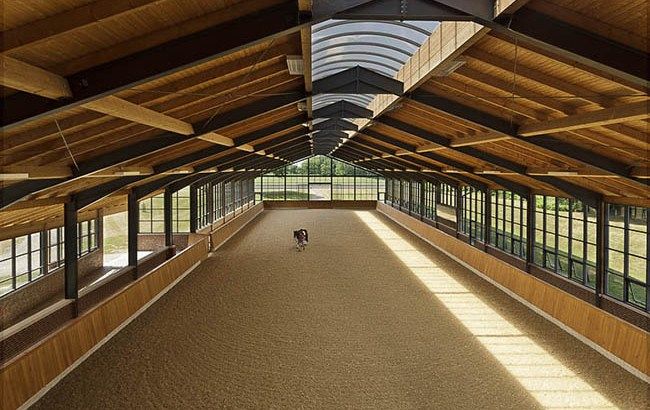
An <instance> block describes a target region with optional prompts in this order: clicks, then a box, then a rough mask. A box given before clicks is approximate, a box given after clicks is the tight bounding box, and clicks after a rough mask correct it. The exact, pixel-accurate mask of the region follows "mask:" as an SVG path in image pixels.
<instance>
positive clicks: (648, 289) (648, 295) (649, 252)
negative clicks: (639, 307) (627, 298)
mask: <svg viewBox="0 0 650 410" xmlns="http://www.w3.org/2000/svg"><path fill="white" fill-rule="evenodd" d="M648 211H650V210H649V209H648V208H646V209H645V211H642V212H645V213H646V215H645V219H646V232H650V215H648ZM585 219H587V218H585ZM645 247H646V257H647V256H650V240H648V238H647V237H646V241H645ZM585 255H586V253H585ZM645 300H646V302H645V310H646V312H650V263H648V262H646V264H645Z"/></svg>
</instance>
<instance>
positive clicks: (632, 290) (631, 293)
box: [627, 282, 647, 308]
mask: <svg viewBox="0 0 650 410" xmlns="http://www.w3.org/2000/svg"><path fill="white" fill-rule="evenodd" d="M627 291H628V300H629V302H630V303H633V304H635V305H637V306H639V307H642V308H645V306H646V303H647V301H646V289H645V287H644V286H642V285H639V284H638V283H634V282H630V284H629V286H628V288H627Z"/></svg>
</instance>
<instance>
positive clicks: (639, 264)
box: [628, 255, 647, 283]
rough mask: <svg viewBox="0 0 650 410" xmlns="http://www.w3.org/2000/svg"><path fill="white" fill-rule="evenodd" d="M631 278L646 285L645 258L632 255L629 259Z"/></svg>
mask: <svg viewBox="0 0 650 410" xmlns="http://www.w3.org/2000/svg"><path fill="white" fill-rule="evenodd" d="M629 258H630V259H629V270H628V272H629V276H630V277H631V278H634V279H636V280H638V281H641V282H643V283H645V281H646V276H645V275H646V263H647V261H646V260H645V259H643V258H639V257H636V256H632V255H630V257H629Z"/></svg>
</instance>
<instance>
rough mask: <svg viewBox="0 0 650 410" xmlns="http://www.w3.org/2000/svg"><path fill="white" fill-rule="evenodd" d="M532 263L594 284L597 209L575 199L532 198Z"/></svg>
mask: <svg viewBox="0 0 650 410" xmlns="http://www.w3.org/2000/svg"><path fill="white" fill-rule="evenodd" d="M534 250H535V255H534V258H533V261H534V262H535V264H537V265H539V266H541V267H543V268H545V269H548V270H550V271H552V272H555V273H557V274H558V275H561V276H564V277H566V278H569V279H571V280H573V281H576V282H578V283H581V284H583V285H585V286H588V287H591V288H593V287H595V285H596V279H595V278H596V210H595V209H594V208H591V207H588V206H586V205H585V204H583V203H582V202H580V201H578V200H574V199H567V198H556V197H552V196H542V195H537V196H536V197H535V243H534Z"/></svg>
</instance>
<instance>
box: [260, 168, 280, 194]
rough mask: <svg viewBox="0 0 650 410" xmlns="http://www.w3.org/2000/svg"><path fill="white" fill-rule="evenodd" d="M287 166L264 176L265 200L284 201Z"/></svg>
mask: <svg viewBox="0 0 650 410" xmlns="http://www.w3.org/2000/svg"><path fill="white" fill-rule="evenodd" d="M284 171H285V168H284V167H282V168H278V169H276V170H275V171H271V172H269V173H267V174H264V175H263V176H262V183H261V189H262V199H263V200H264V201H284V199H285V190H284V186H285V185H284V183H285V178H284V175H285V173H284Z"/></svg>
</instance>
